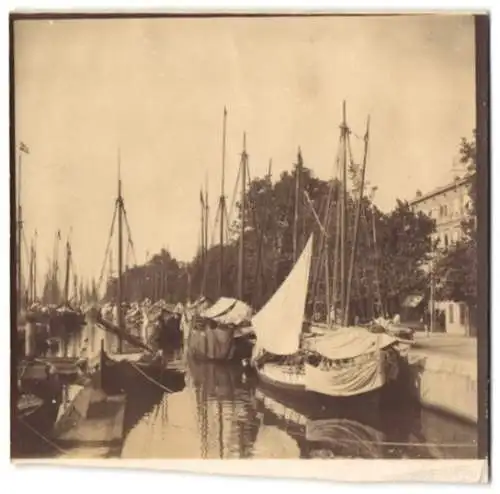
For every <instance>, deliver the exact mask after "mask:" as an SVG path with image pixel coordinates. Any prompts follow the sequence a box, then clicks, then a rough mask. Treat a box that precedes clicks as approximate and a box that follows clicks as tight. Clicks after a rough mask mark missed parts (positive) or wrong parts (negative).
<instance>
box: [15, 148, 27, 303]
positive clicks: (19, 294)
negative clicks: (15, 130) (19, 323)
mask: <svg viewBox="0 0 500 494" xmlns="http://www.w3.org/2000/svg"><path fill="white" fill-rule="evenodd" d="M23 153H25V154H29V150H28V147H27V146H26V145H25V144H24V143H23V142H21V143H20V144H19V154H18V180H17V245H16V247H17V306H18V312H21V310H22V309H23V274H22V243H23V208H22V205H21V184H22V180H21V176H22V175H21V172H22V162H23Z"/></svg>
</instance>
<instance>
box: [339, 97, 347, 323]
mask: <svg viewBox="0 0 500 494" xmlns="http://www.w3.org/2000/svg"><path fill="white" fill-rule="evenodd" d="M346 118H347V117H346V103H345V101H343V102H342V125H341V129H342V144H343V147H342V175H341V177H342V180H341V186H342V193H341V197H342V202H341V212H340V223H341V224H340V235H341V236H340V310H341V314H342V315H344V313H345V306H346V302H345V297H346V289H345V288H346V287H345V275H346V272H345V271H346V270H345V268H346V266H345V250H346V237H347V224H346V223H347V222H346V215H347V135H348V133H349V128H348V127H347V121H346Z"/></svg>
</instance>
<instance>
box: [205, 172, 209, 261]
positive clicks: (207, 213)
mask: <svg viewBox="0 0 500 494" xmlns="http://www.w3.org/2000/svg"><path fill="white" fill-rule="evenodd" d="M208 219H209V208H208V173H207V174H206V175H205V231H204V238H205V263H206V262H208V259H207V255H208V221H209V220H208Z"/></svg>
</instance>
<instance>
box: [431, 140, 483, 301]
mask: <svg viewBox="0 0 500 494" xmlns="http://www.w3.org/2000/svg"><path fill="white" fill-rule="evenodd" d="M460 161H461V162H462V163H463V164H465V165H466V166H467V173H468V175H469V185H468V195H469V199H470V200H469V207H468V208H467V211H466V217H465V219H464V220H463V222H462V230H463V233H464V238H463V239H462V240H460V241H459V242H457V243H456V244H454V245H452V246H451V247H449V248H448V249H447V250H446V251H444V253H443V255H441V256H440V258H439V259H438V260H437V263H436V277H437V279H438V284H437V295H438V296H439V298H441V299H443V300H451V301H454V302H465V303H466V304H467V305H468V307H469V309H475V307H476V304H477V283H478V280H477V263H478V259H477V230H476V224H477V222H476V218H477V214H476V197H477V196H476V194H477V191H476V163H477V161H476V132H475V131H474V132H473V138H472V140H470V141H469V140H467V139H465V138H462V140H461V143H460Z"/></svg>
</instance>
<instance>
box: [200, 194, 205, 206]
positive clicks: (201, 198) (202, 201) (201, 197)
mask: <svg viewBox="0 0 500 494" xmlns="http://www.w3.org/2000/svg"><path fill="white" fill-rule="evenodd" d="M200 201H201V203H202V204H203V205H204V204H205V201H204V200H203V191H202V190H200Z"/></svg>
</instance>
